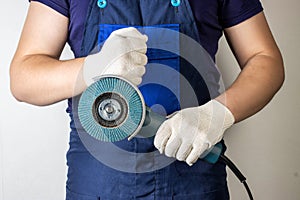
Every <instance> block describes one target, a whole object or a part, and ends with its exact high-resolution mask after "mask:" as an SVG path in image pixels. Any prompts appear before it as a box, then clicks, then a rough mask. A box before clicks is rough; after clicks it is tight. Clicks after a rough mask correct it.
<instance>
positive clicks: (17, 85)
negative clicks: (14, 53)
mask: <svg viewBox="0 0 300 200" xmlns="http://www.w3.org/2000/svg"><path fill="white" fill-rule="evenodd" d="M18 66H20V65H19V64H18V63H16V62H14V61H12V63H11V65H10V71H9V75H10V92H11V94H12V96H13V97H14V98H15V99H16V100H17V101H18V102H25V103H29V104H32V105H37V106H43V104H42V103H41V102H39V101H38V99H37V98H34V95H35V92H33V88H32V87H31V86H30V85H28V83H29V82H30V80H26V77H24V72H22V70H20V67H18Z"/></svg>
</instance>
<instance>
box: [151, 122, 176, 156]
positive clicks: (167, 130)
mask: <svg viewBox="0 0 300 200" xmlns="http://www.w3.org/2000/svg"><path fill="white" fill-rule="evenodd" d="M171 134H172V130H171V127H170V126H169V124H168V121H165V122H164V123H163V124H162V125H161V126H160V127H159V129H158V131H157V132H156V135H155V137H154V146H155V147H156V148H157V149H158V150H159V152H160V153H163V152H164V150H165V146H166V144H167V142H168V140H169V138H170V136H171Z"/></svg>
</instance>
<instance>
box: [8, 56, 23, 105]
mask: <svg viewBox="0 0 300 200" xmlns="http://www.w3.org/2000/svg"><path fill="white" fill-rule="evenodd" d="M9 77H10V92H11V94H12V95H13V97H14V98H15V99H16V100H17V101H19V102H24V100H25V96H24V92H22V88H21V84H20V80H18V79H20V78H18V77H19V75H18V73H17V70H16V66H15V63H14V61H12V63H11V65H10V71H9Z"/></svg>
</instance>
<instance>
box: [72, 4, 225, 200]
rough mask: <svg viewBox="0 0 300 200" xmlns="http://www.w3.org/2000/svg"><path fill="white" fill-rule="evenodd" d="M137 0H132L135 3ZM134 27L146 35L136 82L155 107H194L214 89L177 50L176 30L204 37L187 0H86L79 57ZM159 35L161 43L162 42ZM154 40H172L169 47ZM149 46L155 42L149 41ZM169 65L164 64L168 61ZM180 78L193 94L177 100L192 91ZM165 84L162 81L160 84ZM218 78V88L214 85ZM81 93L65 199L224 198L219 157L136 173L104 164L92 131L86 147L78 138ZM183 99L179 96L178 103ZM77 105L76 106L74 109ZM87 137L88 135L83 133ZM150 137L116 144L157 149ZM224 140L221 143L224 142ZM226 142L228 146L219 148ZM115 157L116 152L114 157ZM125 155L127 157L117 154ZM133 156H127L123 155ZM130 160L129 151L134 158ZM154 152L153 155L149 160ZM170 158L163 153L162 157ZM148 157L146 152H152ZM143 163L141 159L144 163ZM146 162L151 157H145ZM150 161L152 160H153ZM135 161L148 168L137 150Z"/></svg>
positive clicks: (166, 109)
mask: <svg viewBox="0 0 300 200" xmlns="http://www.w3.org/2000/svg"><path fill="white" fill-rule="evenodd" d="M133 2H134V3H133ZM128 26H133V27H137V28H138V29H139V30H140V31H141V32H142V33H144V34H147V35H148V37H149V41H148V43H147V44H148V47H150V48H149V49H148V50H147V56H148V60H149V62H148V64H147V66H146V71H147V72H146V74H145V76H144V77H143V82H142V84H141V85H140V87H139V89H140V90H141V92H142V94H143V96H144V99H145V103H146V104H147V106H149V107H151V108H152V109H153V110H154V111H155V112H158V113H160V114H163V115H164V114H171V113H173V112H174V111H177V110H180V109H183V108H185V107H191V106H198V105H202V104H204V103H206V102H207V101H209V100H210V99H211V98H214V97H215V96H217V92H216V93H212V92H210V91H209V89H208V87H207V84H206V83H207V81H204V80H203V78H202V77H201V74H200V73H199V72H198V71H197V69H195V68H194V67H193V66H192V65H191V64H190V63H189V62H188V61H187V60H186V59H182V58H181V57H180V56H179V54H180V51H182V49H183V48H185V47H184V44H183V42H182V41H181V37H180V36H179V33H182V34H185V35H187V36H189V37H190V38H192V39H193V40H195V41H197V42H198V43H199V44H200V43H201V38H199V34H198V30H197V26H196V23H195V20H194V17H193V13H192V10H191V8H190V5H189V2H188V0H181V1H179V0H177V1H176V0H172V1H170V0H139V1H132V0H106V1H103V0H91V1H90V5H89V10H88V15H87V19H86V24H85V31H84V38H83V42H82V52H81V55H80V56H87V55H89V54H90V53H91V52H92V51H93V50H94V49H95V47H99V49H101V44H103V42H104V41H105V40H106V39H107V38H108V37H109V35H110V34H111V33H112V32H113V31H114V30H117V29H120V28H124V27H128ZM156 28H158V29H159V30H162V29H161V28H163V29H166V30H171V31H172V33H174V32H177V33H178V34H171V35H172V36H171V35H170V37H169V38H168V36H169V35H168V31H166V32H164V31H162V32H161V33H160V35H157V34H155V30H156ZM161 41H162V42H161ZM160 42H161V43H162V44H159V45H164V43H165V45H170V44H171V47H170V48H172V51H173V52H170V51H167V50H165V49H164V48H162V49H157V48H154V47H157V46H159V45H157V43H160ZM151 47H153V48H151ZM166 66H167V67H166ZM210 70H211V71H213V73H211V74H212V75H211V78H210V79H211V80H212V81H211V82H218V79H219V76H218V75H215V74H218V73H215V71H216V69H209V70H208V71H210ZM183 79H187V80H188V82H189V84H190V85H191V88H192V90H193V92H194V93H195V94H196V100H197V101H189V100H188V101H186V100H182V99H183V98H185V99H186V98H187V96H188V95H189V94H188V92H187V91H186V88H185V87H183V86H182V84H181V82H183ZM161 83H163V84H161ZM215 85H216V90H218V88H217V84H215ZM78 99H79V97H75V98H73V99H72V100H70V102H69V103H70V104H69V106H70V110H71V108H72V104H73V110H72V112H71V114H70V116H71V124H70V125H71V135H70V149H69V151H68V154H67V162H68V163H67V164H68V166H69V169H68V181H67V197H66V199H67V200H97V199H105V200H106V199H109V200H110V199H111V200H117V199H124V200H129V199H145V200H148V199H149V200H150V199H158V200H159V199H166V200H167V199H180V200H185V199H191V200H195V199H199V200H227V199H229V194H228V189H227V183H226V171H225V165H224V164H223V163H221V162H217V163H216V164H209V163H206V162H204V161H202V160H198V161H197V162H196V163H195V164H194V165H193V166H192V167H189V166H188V165H187V164H186V163H185V162H179V161H175V160H173V161H171V162H169V164H168V165H166V166H165V167H163V168H157V169H156V168H154V170H148V171H146V172H143V173H141V172H140V171H138V170H137V171H136V173H135V172H131V171H130V172H128V171H126V170H125V171H122V170H117V169H116V168H115V167H110V166H109V165H108V164H107V163H104V162H101V160H99V159H97V158H95V156H93V155H95V152H96V154H99V153H100V154H108V155H109V150H107V152H103V150H101V151H102V152H97V151H98V149H97V145H98V146H99V145H101V143H98V141H95V140H93V138H88V140H89V142H88V145H89V147H88V148H87V146H86V143H84V142H82V138H81V137H80V133H79V132H81V131H82V127H80V126H78V125H76V123H75V121H78V115H77V111H76V105H77V103H78ZM183 101H184V102H185V103H182V102H183ZM74 108H75V109H74ZM86 137H89V136H88V135H87V134H86V135H85V136H84V138H86ZM153 139H154V137H150V138H134V139H132V140H131V141H127V140H126V139H125V140H123V141H120V142H116V143H114V145H116V146H117V147H118V148H121V149H123V150H125V151H128V152H134V153H136V154H139V153H147V152H154V151H156V149H155V147H154V145H153ZM223 145H224V144H223ZM224 149H225V148H224ZM113 159H118V158H112V160H113ZM122 159H124V161H125V160H126V159H127V158H126V155H125V157H122ZM128 159H130V160H131V161H132V157H130V158H128ZM133 159H134V158H133ZM154 159H155V158H153V160H154ZM165 159H166V160H168V158H165ZM150 160H151V159H150ZM141 162H142V163H141ZM148 162H149V163H148ZM153 162H155V161H153ZM131 164H132V165H133V166H132V168H136V169H138V168H139V167H140V165H143V166H147V167H148V168H149V166H150V168H151V166H152V163H151V161H149V159H148V160H147V162H146V163H145V161H144V160H143V161H141V160H140V158H139V157H138V156H137V157H136V160H133V163H131Z"/></svg>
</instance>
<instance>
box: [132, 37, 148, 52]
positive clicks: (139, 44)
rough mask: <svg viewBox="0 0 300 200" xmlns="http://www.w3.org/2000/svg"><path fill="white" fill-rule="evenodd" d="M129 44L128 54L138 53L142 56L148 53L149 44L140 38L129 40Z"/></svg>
mask: <svg viewBox="0 0 300 200" xmlns="http://www.w3.org/2000/svg"><path fill="white" fill-rule="evenodd" d="M127 40H128V42H129V44H128V45H129V47H127V48H128V52H132V51H137V52H140V53H142V54H145V53H146V52H147V44H146V42H145V40H143V39H139V38H127Z"/></svg>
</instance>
